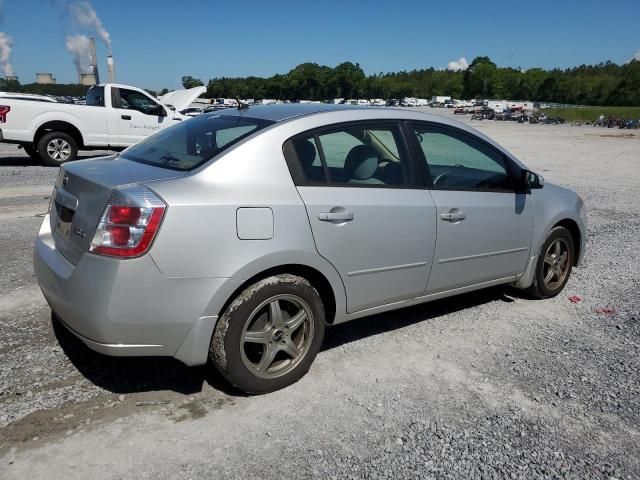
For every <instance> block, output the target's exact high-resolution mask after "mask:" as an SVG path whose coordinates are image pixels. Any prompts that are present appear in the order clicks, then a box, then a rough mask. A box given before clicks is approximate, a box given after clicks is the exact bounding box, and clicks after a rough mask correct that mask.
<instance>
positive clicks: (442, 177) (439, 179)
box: [433, 172, 449, 187]
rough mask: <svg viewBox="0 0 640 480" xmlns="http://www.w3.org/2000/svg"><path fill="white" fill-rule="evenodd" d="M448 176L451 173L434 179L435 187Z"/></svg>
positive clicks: (443, 173)
mask: <svg viewBox="0 0 640 480" xmlns="http://www.w3.org/2000/svg"><path fill="white" fill-rule="evenodd" d="M448 175H449V172H442V173H440V174H439V175H438V176H437V177H436V178H434V179H433V186H434V187H437V186H438V185H439V184H440V182H441V181H442V180H443V179H445V178H447V176H448Z"/></svg>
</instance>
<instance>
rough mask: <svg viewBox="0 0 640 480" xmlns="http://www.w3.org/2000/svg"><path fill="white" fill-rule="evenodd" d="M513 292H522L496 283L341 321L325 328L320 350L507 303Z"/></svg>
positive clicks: (513, 295)
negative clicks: (497, 303) (468, 310)
mask: <svg viewBox="0 0 640 480" xmlns="http://www.w3.org/2000/svg"><path fill="white" fill-rule="evenodd" d="M516 296H517V297H520V296H522V294H521V292H520V291H518V290H515V289H511V288H509V287H504V286H498V287H493V288H488V289H485V290H478V291H476V292H471V293H466V294H462V295H457V296H455V297H449V298H443V299H442V300H436V301H433V302H429V303H423V304H421V305H416V306H413V307H407V308H403V309H400V310H393V311H391V312H385V313H380V314H378V315H372V316H370V317H363V318H359V319H357V320H352V321H350V322H346V323H341V324H339V325H335V326H332V327H331V328H330V329H329V330H327V333H326V335H325V340H324V344H323V346H322V350H330V349H332V348H336V347H340V346H342V345H344V344H346V343H351V342H357V341H358V340H361V339H363V338H366V337H371V336H374V335H379V334H381V333H385V332H389V331H391V330H398V329H400V328H404V327H408V326H409V325H413V324H415V323H420V322H424V321H428V320H432V319H434V318H437V317H440V316H442V315H446V314H448V313H453V312H457V311H460V310H465V309H467V308H473V307H476V306H478V305H482V304H484V303H489V302H495V301H503V302H509V303H510V302H513V301H514V300H513V298H511V297H516Z"/></svg>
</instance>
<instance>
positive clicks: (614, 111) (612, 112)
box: [541, 107, 640, 122]
mask: <svg viewBox="0 0 640 480" xmlns="http://www.w3.org/2000/svg"><path fill="white" fill-rule="evenodd" d="M541 112H544V113H546V114H547V116H549V117H560V118H564V119H565V120H566V121H568V122H577V121H582V122H594V121H596V120H597V119H598V117H599V116H600V115H604V116H605V117H614V118H622V119H623V120H638V119H640V107H584V108H547V109H545V110H541Z"/></svg>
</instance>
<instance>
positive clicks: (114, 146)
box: [0, 83, 205, 165]
mask: <svg viewBox="0 0 640 480" xmlns="http://www.w3.org/2000/svg"><path fill="white" fill-rule="evenodd" d="M204 91H205V87H196V88H191V89H188V90H177V91H175V92H170V93H168V94H167V95H165V96H164V97H161V98H160V100H156V99H155V98H153V97H152V96H151V95H149V94H148V93H147V92H145V91H144V90H141V89H139V88H135V87H131V86H128V85H119V84H115V83H107V84H103V85H96V86H94V87H91V88H90V89H89V91H88V92H87V101H86V105H74V104H67V103H58V102H45V101H39V100H37V99H33V98H26V97H25V96H20V95H19V94H16V95H15V96H12V95H11V94H4V95H2V96H0V142H4V143H13V144H17V145H20V146H22V148H24V149H25V151H26V152H27V153H28V154H29V155H30V156H31V157H33V158H34V159H37V160H39V161H42V162H44V163H46V164H48V165H60V164H61V163H63V162H68V161H71V160H74V159H75V158H76V156H77V154H78V150H104V149H111V150H121V149H123V148H125V147H128V146H129V145H133V144H134V143H136V142H138V141H140V140H142V139H143V138H145V137H148V136H149V135H152V134H153V133H155V132H157V131H159V130H162V129H164V128H167V127H170V126H171V125H175V124H176V123H177V122H180V121H183V120H187V119H188V118H190V117H186V116H184V115H181V114H180V113H178V112H179V111H180V110H182V109H184V108H186V107H188V106H189V104H191V102H193V101H194V100H195V99H196V98H197V97H198V96H200V95H201V94H202V93H204Z"/></svg>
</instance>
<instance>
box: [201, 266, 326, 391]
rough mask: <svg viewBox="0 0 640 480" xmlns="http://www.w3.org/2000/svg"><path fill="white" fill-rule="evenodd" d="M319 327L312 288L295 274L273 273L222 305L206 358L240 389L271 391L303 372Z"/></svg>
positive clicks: (320, 314)
mask: <svg viewBox="0 0 640 480" xmlns="http://www.w3.org/2000/svg"><path fill="white" fill-rule="evenodd" d="M324 331H325V312H324V305H323V304H322V300H321V299H320V295H319V294H318V292H317V291H316V289H315V288H314V287H313V286H312V285H311V284H310V283H309V282H308V281H307V280H306V279H304V278H302V277H299V276H297V275H290V274H281V275H275V276H272V277H268V278H265V279H263V280H260V281H258V282H257V283H255V284H253V285H251V286H249V287H248V288H246V289H245V290H244V291H243V292H241V293H240V294H239V295H238V296H237V297H236V298H235V299H234V300H233V301H232V302H231V304H230V305H229V306H228V307H227V308H226V310H225V312H224V313H223V314H222V316H221V317H220V319H219V320H218V323H217V325H216V328H215V331H214V333H213V338H212V340H211V346H210V348H209V358H210V359H211V362H212V363H213V365H214V366H215V367H216V369H217V370H218V371H219V372H220V373H221V374H222V376H224V377H225V378H226V379H227V380H228V381H229V383H231V384H232V385H234V386H235V387H237V388H239V389H240V390H242V391H244V392H246V393H249V394H262V393H268V392H273V391H275V390H279V389H281V388H284V387H287V386H289V385H291V384H293V383H295V382H297V381H298V380H300V379H301V378H302V377H303V376H304V375H305V374H306V373H307V371H308V370H309V368H310V367H311V364H312V363H313V360H314V359H315V357H316V355H317V354H318V352H319V350H320V347H321V346H322V341H323V338H324Z"/></svg>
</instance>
